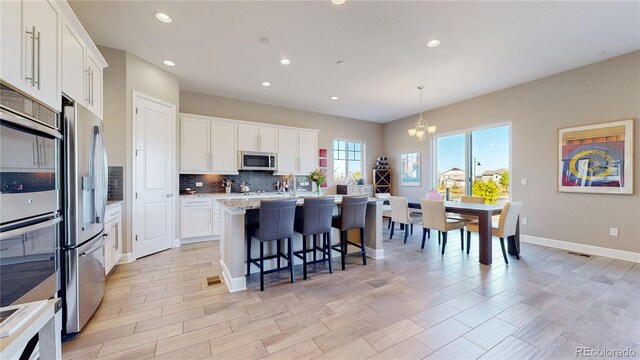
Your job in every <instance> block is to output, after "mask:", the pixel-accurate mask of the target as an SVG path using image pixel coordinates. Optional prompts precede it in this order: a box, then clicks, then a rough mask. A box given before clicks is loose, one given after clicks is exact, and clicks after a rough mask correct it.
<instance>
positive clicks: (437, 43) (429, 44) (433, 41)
mask: <svg viewBox="0 0 640 360" xmlns="http://www.w3.org/2000/svg"><path fill="white" fill-rule="evenodd" d="M438 45H440V40H435V39H434V40H431V41H429V42H428V43H427V46H428V47H436V46H438Z"/></svg>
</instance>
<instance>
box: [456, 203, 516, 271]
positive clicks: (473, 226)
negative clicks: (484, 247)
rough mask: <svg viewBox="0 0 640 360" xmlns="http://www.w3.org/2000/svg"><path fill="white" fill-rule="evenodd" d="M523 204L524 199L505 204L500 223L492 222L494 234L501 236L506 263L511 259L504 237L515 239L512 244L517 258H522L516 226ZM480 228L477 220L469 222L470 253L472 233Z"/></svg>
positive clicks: (468, 240)
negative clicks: (516, 236)
mask: <svg viewBox="0 0 640 360" xmlns="http://www.w3.org/2000/svg"><path fill="white" fill-rule="evenodd" d="M522 206H523V202H522V201H514V202H511V203H506V204H504V207H503V208H502V212H500V220H499V221H498V224H491V233H492V235H493V236H496V237H499V238H500V247H501V248H502V256H503V257H504V262H505V263H506V264H508V263H509V260H508V259H507V252H506V251H505V248H504V238H507V239H508V240H509V241H513V243H512V244H513V245H514V248H515V249H516V259H518V260H520V255H518V254H519V253H520V249H518V244H517V242H516V241H515V235H516V227H517V225H518V217H519V216H520V211H521V210H522ZM479 228H480V225H479V224H478V223H477V222H472V223H469V224H467V254H469V248H470V247H471V233H472V232H476V233H477V232H479V231H480V230H479Z"/></svg>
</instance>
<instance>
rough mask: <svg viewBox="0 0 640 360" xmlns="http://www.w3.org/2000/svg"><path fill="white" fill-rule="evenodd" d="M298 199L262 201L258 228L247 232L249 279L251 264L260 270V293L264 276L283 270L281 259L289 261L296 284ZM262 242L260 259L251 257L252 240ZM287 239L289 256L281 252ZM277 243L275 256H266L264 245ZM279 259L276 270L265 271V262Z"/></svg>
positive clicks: (290, 270) (288, 267)
mask: <svg viewBox="0 0 640 360" xmlns="http://www.w3.org/2000/svg"><path fill="white" fill-rule="evenodd" d="M296 202H297V199H286V200H284V199H283V200H280V199H278V200H261V201H260V213H259V215H258V218H259V223H258V227H257V228H255V229H253V231H247V277H249V276H250V275H251V264H253V265H255V266H257V267H258V268H259V269H260V291H264V275H265V274H269V273H272V272H276V271H280V270H283V269H281V268H280V258H284V259H285V260H287V263H288V264H287V267H286V268H287V269H289V272H290V273H291V282H292V283H294V282H296V278H295V276H294V274H293V222H294V220H295V215H296ZM254 237H255V238H256V239H258V240H259V241H260V257H259V258H255V259H254V258H252V257H251V239H252V238H254ZM283 239H287V249H288V254H284V253H282V252H281V251H280V241H282V240H283ZM271 241H276V244H277V250H276V254H275V255H269V256H265V255H264V244H265V243H266V242H271ZM269 259H277V266H276V268H275V269H272V270H269V271H264V261H265V260H269Z"/></svg>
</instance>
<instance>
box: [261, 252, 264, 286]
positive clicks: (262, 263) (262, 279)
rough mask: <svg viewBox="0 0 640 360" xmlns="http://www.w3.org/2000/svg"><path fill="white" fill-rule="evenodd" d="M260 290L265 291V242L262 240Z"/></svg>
mask: <svg viewBox="0 0 640 360" xmlns="http://www.w3.org/2000/svg"><path fill="white" fill-rule="evenodd" d="M260 291H264V242H262V241H260Z"/></svg>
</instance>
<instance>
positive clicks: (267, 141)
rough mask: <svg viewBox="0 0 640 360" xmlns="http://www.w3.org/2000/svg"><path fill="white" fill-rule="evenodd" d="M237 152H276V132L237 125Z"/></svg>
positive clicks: (273, 129) (253, 126)
mask: <svg viewBox="0 0 640 360" xmlns="http://www.w3.org/2000/svg"><path fill="white" fill-rule="evenodd" d="M238 150H241V151H262V152H271V153H276V152H278V130H277V129H276V128H273V127H264V126H257V125H247V124H241V125H238Z"/></svg>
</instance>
